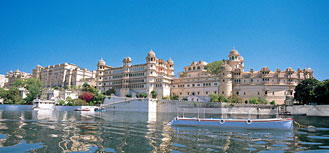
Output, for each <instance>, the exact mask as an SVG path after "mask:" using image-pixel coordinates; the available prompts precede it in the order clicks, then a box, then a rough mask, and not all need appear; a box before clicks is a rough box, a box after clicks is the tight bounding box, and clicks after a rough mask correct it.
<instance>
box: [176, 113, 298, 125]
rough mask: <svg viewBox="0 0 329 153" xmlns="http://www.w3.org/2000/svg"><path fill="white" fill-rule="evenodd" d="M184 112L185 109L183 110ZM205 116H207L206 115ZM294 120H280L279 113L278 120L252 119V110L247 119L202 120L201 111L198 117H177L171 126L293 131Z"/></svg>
mask: <svg viewBox="0 0 329 153" xmlns="http://www.w3.org/2000/svg"><path fill="white" fill-rule="evenodd" d="M183 110H184V109H183ZM204 116H205V115H204ZM293 122H294V120H293V118H279V113H278V111H277V114H276V118H268V119H259V118H256V119H252V118H251V116H250V110H249V112H248V118H245V119H241V118H238V119H229V118H224V117H223V113H221V117H220V118H206V117H204V118H200V117H199V109H198V117H184V112H183V116H182V117H178V111H177V117H175V118H174V119H173V120H172V121H171V122H170V125H172V126H212V127H220V128H246V129H281V130H292V129H293Z"/></svg>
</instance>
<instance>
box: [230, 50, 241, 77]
mask: <svg viewBox="0 0 329 153" xmlns="http://www.w3.org/2000/svg"><path fill="white" fill-rule="evenodd" d="M228 58H229V60H228V64H229V65H230V66H231V68H232V69H233V70H235V69H240V70H241V72H244V59H243V57H242V56H240V54H239V52H238V51H237V50H236V49H235V48H234V47H233V49H232V50H231V51H230V54H229V55H228Z"/></svg>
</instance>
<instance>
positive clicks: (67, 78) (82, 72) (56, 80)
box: [32, 63, 96, 87]
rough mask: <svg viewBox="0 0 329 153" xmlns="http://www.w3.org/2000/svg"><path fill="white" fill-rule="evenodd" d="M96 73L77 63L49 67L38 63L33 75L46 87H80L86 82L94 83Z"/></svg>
mask: <svg viewBox="0 0 329 153" xmlns="http://www.w3.org/2000/svg"><path fill="white" fill-rule="evenodd" d="M95 73H96V72H95V71H89V70H88V69H84V68H80V67H79V66H77V65H75V64H69V63H63V64H57V65H51V66H49V65H48V66H47V67H42V66H40V65H37V67H36V68H35V69H33V73H32V76H33V78H35V79H39V80H41V82H43V85H44V87H74V86H77V87H78V86H82V85H83V83H85V82H87V83H89V84H91V85H92V82H93V80H94V78H95Z"/></svg>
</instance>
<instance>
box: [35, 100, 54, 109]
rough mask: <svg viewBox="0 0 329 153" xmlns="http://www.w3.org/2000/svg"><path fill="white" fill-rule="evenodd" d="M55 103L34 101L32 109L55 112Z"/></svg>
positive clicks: (51, 101)
mask: <svg viewBox="0 0 329 153" xmlns="http://www.w3.org/2000/svg"><path fill="white" fill-rule="evenodd" d="M55 103H56V102H55V101H53V100H43V99H34V100H33V107H32V108H33V110H54V109H55Z"/></svg>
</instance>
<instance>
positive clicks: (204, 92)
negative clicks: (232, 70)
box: [171, 61, 219, 101]
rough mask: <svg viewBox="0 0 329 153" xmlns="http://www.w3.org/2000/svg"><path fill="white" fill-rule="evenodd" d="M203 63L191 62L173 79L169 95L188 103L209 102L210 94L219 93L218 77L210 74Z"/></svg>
mask: <svg viewBox="0 0 329 153" xmlns="http://www.w3.org/2000/svg"><path fill="white" fill-rule="evenodd" d="M207 64H208V63H206V62H204V61H199V62H192V64H191V65H190V66H186V67H185V68H184V72H181V73H179V77H178V78H174V79H173V81H172V86H171V94H172V96H173V95H178V96H179V97H180V98H181V99H182V98H187V99H188V100H189V101H209V100H210V97H209V96H210V95H211V94H218V93H219V75H213V74H210V73H209V72H208V71H207Z"/></svg>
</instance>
